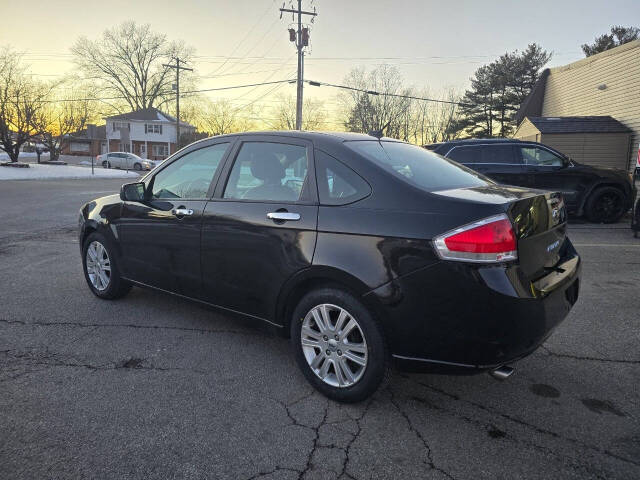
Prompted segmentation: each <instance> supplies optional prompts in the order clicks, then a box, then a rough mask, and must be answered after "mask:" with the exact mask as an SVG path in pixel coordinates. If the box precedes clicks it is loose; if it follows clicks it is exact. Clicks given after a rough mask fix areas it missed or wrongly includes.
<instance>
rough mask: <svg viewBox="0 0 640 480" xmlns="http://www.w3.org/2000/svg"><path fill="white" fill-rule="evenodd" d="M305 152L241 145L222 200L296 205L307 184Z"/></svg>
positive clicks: (278, 146)
mask: <svg viewBox="0 0 640 480" xmlns="http://www.w3.org/2000/svg"><path fill="white" fill-rule="evenodd" d="M308 168H309V159H308V158H307V148H306V147H304V146H301V145H290V144H285V143H273V142H245V143H243V144H242V147H241V148H240V151H239V152H238V155H237V157H236V160H235V162H234V164H233V168H232V169H231V173H230V174H229V180H228V181H227V185H226V187H225V190H224V194H223V197H224V198H230V199H236V200H263V201H271V202H296V201H298V200H300V198H301V196H302V192H303V189H304V187H305V184H306V182H307V171H308Z"/></svg>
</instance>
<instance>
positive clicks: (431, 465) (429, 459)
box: [387, 387, 455, 480]
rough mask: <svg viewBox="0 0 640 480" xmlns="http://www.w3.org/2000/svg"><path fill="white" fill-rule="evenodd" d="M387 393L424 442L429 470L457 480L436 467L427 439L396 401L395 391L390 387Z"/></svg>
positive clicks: (426, 463) (412, 430)
mask: <svg viewBox="0 0 640 480" xmlns="http://www.w3.org/2000/svg"><path fill="white" fill-rule="evenodd" d="M387 391H388V392H389V401H390V402H391V405H393V406H394V407H395V409H396V410H397V411H398V413H400V415H402V417H403V418H404V419H405V421H406V422H407V425H408V426H409V430H410V431H411V432H413V433H414V434H415V435H416V437H418V439H419V440H420V441H421V442H422V445H423V446H424V449H425V451H426V452H427V461H424V460H423V463H424V464H425V465H426V466H428V467H429V468H431V469H432V470H436V471H438V472H440V473H442V474H443V475H445V476H446V477H447V478H450V479H452V480H455V477H454V476H453V475H451V474H450V473H449V472H447V471H446V470H444V469H442V468H440V467H438V466H436V464H435V463H434V461H433V452H432V451H431V447H430V446H429V444H428V443H427V440H426V438H424V436H423V435H422V433H421V432H420V430H418V429H417V428H416V427H415V426H414V425H413V422H412V421H411V418H410V417H409V415H408V414H407V412H405V411H404V410H403V409H402V408H401V407H400V404H399V403H398V402H397V401H396V399H395V394H394V392H393V390H392V389H391V388H390V387H389V388H388V389H387Z"/></svg>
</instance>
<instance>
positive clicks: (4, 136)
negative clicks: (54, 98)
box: [0, 47, 50, 163]
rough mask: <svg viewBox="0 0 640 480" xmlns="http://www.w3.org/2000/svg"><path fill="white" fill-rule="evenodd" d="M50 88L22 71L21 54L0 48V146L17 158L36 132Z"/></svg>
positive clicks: (12, 158)
mask: <svg viewBox="0 0 640 480" xmlns="http://www.w3.org/2000/svg"><path fill="white" fill-rule="evenodd" d="M49 92H50V88H49V87H48V86H46V85H44V84H42V83H39V82H36V81H34V80H32V79H31V78H30V77H29V76H28V75H26V74H25V68H24V66H23V65H22V64H21V57H20V55H19V54H17V53H16V52H14V51H13V50H12V49H11V48H9V47H4V48H3V49H2V50H0V150H3V151H5V152H6V153H7V154H8V155H9V159H10V160H11V162H14V163H15V162H17V161H18V156H19V154H20V148H21V147H22V145H24V144H25V143H27V142H28V141H29V140H30V139H31V138H32V137H33V136H34V135H35V134H36V133H37V128H36V120H37V117H38V115H39V114H40V112H41V110H42V108H43V107H44V105H45V102H46V98H47V96H48V94H49Z"/></svg>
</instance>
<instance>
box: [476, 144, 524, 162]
mask: <svg viewBox="0 0 640 480" xmlns="http://www.w3.org/2000/svg"><path fill="white" fill-rule="evenodd" d="M481 163H493V164H496V163H501V164H515V163H521V162H520V158H518V157H517V156H516V151H515V150H514V148H513V146H512V145H484V146H483V147H482V160H481Z"/></svg>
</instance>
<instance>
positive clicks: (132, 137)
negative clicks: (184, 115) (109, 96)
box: [105, 108, 195, 160]
mask: <svg viewBox="0 0 640 480" xmlns="http://www.w3.org/2000/svg"><path fill="white" fill-rule="evenodd" d="M105 121H106V137H107V142H106V146H107V152H131V153H135V154H136V155H138V156H139V157H141V158H148V159H151V160H162V159H164V158H166V157H168V156H169V155H171V154H172V153H174V152H176V150H177V144H178V142H177V138H176V119H175V117H172V116H171V115H168V114H166V113H163V112H161V111H160V110H158V109H157V108H145V109H142V110H137V111H135V112H129V113H124V114H121V115H113V116H111V117H107V118H106V119H105ZM183 133H188V134H194V133H195V127H194V126H193V125H190V124H188V123H186V122H180V134H181V135H182V134H183Z"/></svg>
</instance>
